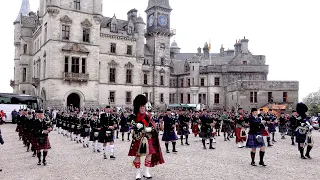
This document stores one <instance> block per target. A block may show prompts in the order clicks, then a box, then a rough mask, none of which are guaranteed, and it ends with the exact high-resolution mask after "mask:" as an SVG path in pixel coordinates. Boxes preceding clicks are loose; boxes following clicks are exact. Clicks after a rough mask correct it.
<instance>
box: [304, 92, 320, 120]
mask: <svg viewBox="0 0 320 180" xmlns="http://www.w3.org/2000/svg"><path fill="white" fill-rule="evenodd" d="M303 103H305V104H306V105H307V106H308V108H309V114H310V115H317V113H318V112H320V108H319V107H320V89H319V90H318V91H316V92H312V93H310V94H308V95H307V96H306V97H305V98H303Z"/></svg>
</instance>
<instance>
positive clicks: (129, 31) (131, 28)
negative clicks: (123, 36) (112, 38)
mask: <svg viewBox="0 0 320 180" xmlns="http://www.w3.org/2000/svg"><path fill="white" fill-rule="evenodd" d="M132 31H133V27H132V26H129V27H128V34H132Z"/></svg>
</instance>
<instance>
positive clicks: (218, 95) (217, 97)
mask: <svg viewBox="0 0 320 180" xmlns="http://www.w3.org/2000/svg"><path fill="white" fill-rule="evenodd" d="M214 103H215V104H220V94H214Z"/></svg>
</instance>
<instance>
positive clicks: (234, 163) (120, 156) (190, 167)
mask: <svg viewBox="0 0 320 180" xmlns="http://www.w3.org/2000/svg"><path fill="white" fill-rule="evenodd" d="M15 127H16V125H12V124H6V125H1V126H0V128H1V130H2V135H3V138H4V141H5V144H4V145H3V146H0V152H1V154H0V168H2V169H3V171H2V172H0V179H3V180H11V179H12V180H23V179H26V180H29V179H30V180H38V179H39V180H40V179H41V180H43V179H45V180H51V179H52V180H56V179H60V180H62V179H72V180H73V179H81V180H85V179H88V180H93V179H95V180H98V179H112V180H134V179H135V178H134V177H135V170H134V168H133V166H132V163H131V162H132V160H133V159H132V157H128V156H127V153H128V150H129V146H130V142H128V141H124V142H122V141H121V140H120V139H117V140H116V142H115V156H116V157H117V159H116V160H110V159H107V160H105V159H103V154H102V153H93V152H92V146H91V145H90V148H83V147H82V145H81V144H77V143H76V142H71V141H70V140H69V139H67V138H66V137H63V136H62V135H59V134H58V133H57V132H55V131H54V132H51V133H50V141H51V146H52V149H51V150H50V151H49V154H48V158H47V162H48V165H47V166H38V165H37V158H33V157H32V152H29V153H27V152H26V148H25V147H23V143H22V142H21V141H19V140H18V135H17V133H16V132H15V131H14V130H15ZM313 136H314V140H315V147H314V148H313V149H312V151H311V156H312V157H313V159H308V160H302V159H300V155H299V152H298V150H297V146H292V145H291V144H290V143H291V140H290V137H287V139H285V140H282V139H280V136H279V134H278V133H277V137H276V140H277V141H278V142H276V143H275V145H274V146H273V147H271V148H267V150H266V156H265V163H266V164H267V165H268V166H267V167H260V166H257V167H252V166H250V150H249V149H246V148H244V149H238V148H237V146H236V144H235V142H234V141H235V140H234V139H231V142H224V141H223V137H222V136H220V137H217V138H216V141H217V143H216V144H215V147H216V149H215V150H209V149H207V150H204V149H202V144H201V142H200V141H199V142H195V139H194V138H193V137H190V138H189V139H190V140H189V143H190V146H186V145H184V146H181V145H180V142H178V143H177V150H178V151H179V152H178V153H177V154H172V153H170V154H166V153H165V152H164V153H163V154H164V159H165V162H166V163H165V164H163V165H160V166H157V167H155V168H153V169H151V174H152V175H153V179H154V180H193V179H195V180H209V179H210V180H211V179H217V180H224V179H226V180H235V179H237V180H242V179H244V180H248V179H252V180H255V179H259V180H263V179H268V180H270V179H273V180H277V179H279V180H289V179H310V180H311V179H319V178H320V169H319V165H320V163H319V161H320V153H319V152H320V133H319V132H315V131H314V133H313ZM125 137H126V136H125ZM170 149H172V146H171V144H170ZM162 150H165V147H164V143H162ZM108 154H109V151H108ZM258 158H259V155H258V154H257V156H256V162H257V163H258V161H259V159H258Z"/></svg>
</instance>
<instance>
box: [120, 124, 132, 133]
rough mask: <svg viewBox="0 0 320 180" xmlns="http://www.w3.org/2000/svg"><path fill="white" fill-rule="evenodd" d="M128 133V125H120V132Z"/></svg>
mask: <svg viewBox="0 0 320 180" xmlns="http://www.w3.org/2000/svg"><path fill="white" fill-rule="evenodd" d="M129 131H130V127H129V125H127V124H126V125H121V128H120V132H129Z"/></svg>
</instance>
